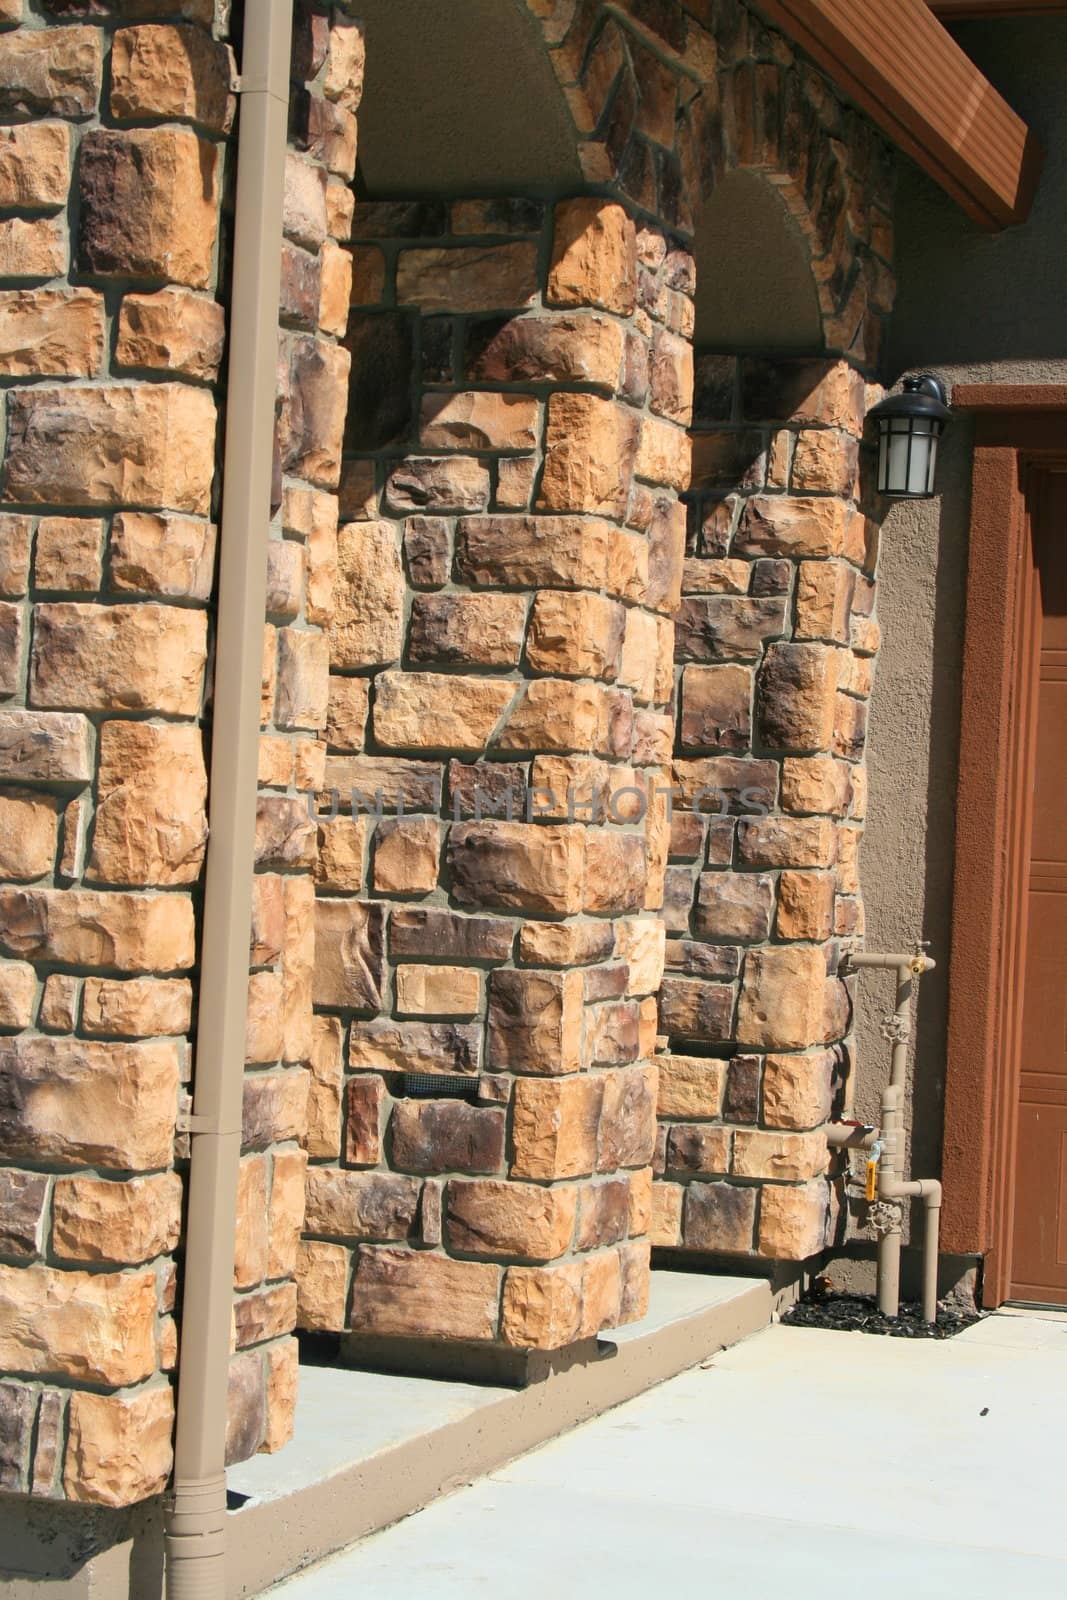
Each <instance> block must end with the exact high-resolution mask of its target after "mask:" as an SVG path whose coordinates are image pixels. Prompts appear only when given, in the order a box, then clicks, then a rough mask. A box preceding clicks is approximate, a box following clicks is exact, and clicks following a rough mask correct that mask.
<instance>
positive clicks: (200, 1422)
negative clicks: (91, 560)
mask: <svg viewBox="0 0 1067 1600" xmlns="http://www.w3.org/2000/svg"><path fill="white" fill-rule="evenodd" d="M292 11H293V0H254V3H253V4H250V5H248V6H247V7H246V11H245V27H244V41H243V49H242V62H241V66H242V75H241V80H240V85H239V92H240V96H241V115H240V122H239V128H238V146H237V203H236V215H235V226H234V252H233V274H232V283H231V291H230V339H229V366H228V372H229V387H228V394H227V406H226V441H225V451H224V459H223V485H222V518H221V527H220V540H219V543H220V566H219V588H218V617H217V627H216V641H215V675H214V677H215V686H214V738H213V740H212V752H211V782H210V789H209V821H210V835H209V844H208V852H207V870H206V876H205V888H204V931H203V942H202V949H201V957H200V997H199V1024H198V1027H197V1043H196V1076H195V1086H194V1101H193V1111H192V1115H191V1116H189V1117H187V1118H186V1119H185V1121H184V1123H183V1124H182V1125H183V1126H184V1127H186V1128H188V1130H189V1132H190V1134H191V1136H192V1155H191V1164H190V1169H189V1206H188V1220H187V1224H186V1234H185V1270H184V1275H183V1276H184V1282H183V1298H182V1321H181V1348H180V1361H179V1368H178V1409H177V1423H176V1432H175V1444H174V1477H173V1483H172V1488H171V1493H170V1496H169V1498H168V1501H167V1506H166V1513H165V1526H164V1534H165V1550H166V1590H167V1595H168V1600H224V1597H225V1593H226V1567H225V1556H226V1391H227V1377H228V1369H229V1358H230V1320H231V1315H232V1303H233V1260H234V1234H235V1229H236V1222H237V1180H238V1168H239V1164H240V1158H241V1099H242V1080H243V1076H244V1057H245V1012H246V1006H247V995H248V948H249V938H250V930H251V923H252V875H253V871H254V845H255V824H256V766H257V755H258V747H259V722H260V709H259V708H260V682H261V672H262V658H263V619H264V615H265V611H266V575H267V551H266V544H267V537H268V528H269V525H270V491H271V465H272V458H273V450H274V402H275V390H276V384H277V377H276V373H277V347H278V295H279V288H280V283H281V247H282V206H283V199H284V189H285V152H286V137H287V121H288V110H289V58H290V48H291V34H292Z"/></svg>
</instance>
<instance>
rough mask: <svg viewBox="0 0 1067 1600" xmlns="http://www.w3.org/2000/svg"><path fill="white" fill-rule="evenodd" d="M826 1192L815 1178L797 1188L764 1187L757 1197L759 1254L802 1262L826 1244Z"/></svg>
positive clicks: (780, 1259)
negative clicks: (758, 1204) (758, 1205)
mask: <svg viewBox="0 0 1067 1600" xmlns="http://www.w3.org/2000/svg"><path fill="white" fill-rule="evenodd" d="M828 1220H829V1204H828V1190H827V1187H826V1184H825V1183H824V1182H822V1181H821V1180H819V1179H816V1180H815V1181H813V1182H811V1183H806V1184H804V1185H803V1187H801V1188H786V1187H780V1186H778V1185H773V1186H768V1187H767V1188H765V1189H764V1190H763V1193H762V1195H761V1196H760V1223H759V1250H760V1255H762V1256H770V1257H771V1259H772V1260H776V1261H806V1260H807V1259H808V1258H809V1257H811V1256H814V1255H818V1253H819V1251H820V1250H822V1249H823V1248H824V1246H825V1244H826V1242H827V1241H826V1232H827V1223H828Z"/></svg>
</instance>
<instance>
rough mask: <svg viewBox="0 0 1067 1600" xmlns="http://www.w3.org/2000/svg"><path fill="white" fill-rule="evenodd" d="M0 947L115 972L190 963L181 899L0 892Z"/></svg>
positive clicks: (189, 914) (191, 944)
mask: <svg viewBox="0 0 1067 1600" xmlns="http://www.w3.org/2000/svg"><path fill="white" fill-rule="evenodd" d="M0 944H2V945H3V946H4V947H5V948H6V949H7V950H8V951H9V952H10V953H11V954H12V955H15V956H20V957H24V958H26V959H28V960H35V961H59V962H63V963H65V964H67V965H70V966H82V967H117V968H118V969H119V970H120V971H123V972H136V971H142V972H144V971H148V972H173V971H177V970H181V969H183V968H188V967H191V966H192V965H193V962H194V960H195V950H196V947H195V941H194V927H193V910H192V905H191V903H190V901H189V899H188V897H187V896H185V895H138V894H116V893H114V892H111V893H108V894H99V893H96V892H95V891H93V890H89V889H7V890H0Z"/></svg>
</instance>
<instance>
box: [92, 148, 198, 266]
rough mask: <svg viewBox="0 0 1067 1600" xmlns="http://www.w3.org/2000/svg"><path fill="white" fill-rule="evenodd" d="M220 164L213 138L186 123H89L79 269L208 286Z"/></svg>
mask: <svg viewBox="0 0 1067 1600" xmlns="http://www.w3.org/2000/svg"><path fill="white" fill-rule="evenodd" d="M218 168H219V151H218V146H217V145H215V144H211V143H209V142H208V141H207V140H206V139H200V138H198V137H197V136H196V134H195V133H193V132H192V131H191V130H190V129H187V128H178V127H164V128H131V129H124V130H122V131H121V132H120V131H118V130H115V129H111V128H96V129H92V130H90V131H89V132H88V133H86V134H85V135H84V136H83V138H82V142H81V147H80V151H79V164H78V171H79V192H80V196H81V214H80V226H79V235H78V261H79V265H80V267H81V268H82V270H83V271H84V272H88V273H92V274H94V275H96V276H103V277H108V276H127V275H128V276H133V277H140V278H164V279H168V280H169V281H170V282H171V283H181V284H187V285H188V286H189V287H190V288H193V289H206V288H207V287H208V285H209V284H210V282H211V266H212V254H213V250H214V244H215V232H216V227H217V222H218V199H219V196H218Z"/></svg>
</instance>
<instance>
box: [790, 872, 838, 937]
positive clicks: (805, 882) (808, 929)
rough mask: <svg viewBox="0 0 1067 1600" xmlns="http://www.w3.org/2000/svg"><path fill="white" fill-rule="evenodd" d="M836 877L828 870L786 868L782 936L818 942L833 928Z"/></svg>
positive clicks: (828, 934) (828, 935) (827, 935)
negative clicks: (807, 870)
mask: <svg viewBox="0 0 1067 1600" xmlns="http://www.w3.org/2000/svg"><path fill="white" fill-rule="evenodd" d="M833 921H834V880H833V878H832V877H830V876H829V875H828V874H827V875H824V874H822V873H813V872H783V873H782V875H781V877H780V878H779V880H778V922H777V932H778V937H779V939H811V940H813V941H815V942H816V943H818V942H819V941H821V940H823V939H828V938H829V937H830V934H831V932H832V931H833Z"/></svg>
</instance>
